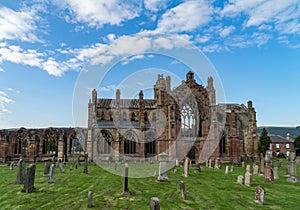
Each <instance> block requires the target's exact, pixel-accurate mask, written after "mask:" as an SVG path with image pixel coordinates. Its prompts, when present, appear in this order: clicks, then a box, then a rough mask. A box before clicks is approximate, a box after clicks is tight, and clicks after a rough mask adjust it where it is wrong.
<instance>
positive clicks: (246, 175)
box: [245, 165, 252, 187]
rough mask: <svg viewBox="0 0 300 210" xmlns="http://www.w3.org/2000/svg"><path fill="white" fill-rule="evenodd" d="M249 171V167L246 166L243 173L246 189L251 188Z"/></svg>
mask: <svg viewBox="0 0 300 210" xmlns="http://www.w3.org/2000/svg"><path fill="white" fill-rule="evenodd" d="M250 170H251V168H250V165H247V167H246V173H245V185H246V186H247V187H251V184H252V174H251V172H250Z"/></svg>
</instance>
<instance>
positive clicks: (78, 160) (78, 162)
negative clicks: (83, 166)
mask: <svg viewBox="0 0 300 210" xmlns="http://www.w3.org/2000/svg"><path fill="white" fill-rule="evenodd" d="M77 164H78V165H79V166H80V157H77Z"/></svg>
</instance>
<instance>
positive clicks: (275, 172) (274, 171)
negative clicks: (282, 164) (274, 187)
mask: <svg viewBox="0 0 300 210" xmlns="http://www.w3.org/2000/svg"><path fill="white" fill-rule="evenodd" d="M273 174H274V179H279V175H278V167H274V168H273Z"/></svg>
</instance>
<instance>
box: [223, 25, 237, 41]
mask: <svg viewBox="0 0 300 210" xmlns="http://www.w3.org/2000/svg"><path fill="white" fill-rule="evenodd" d="M234 30H235V27H234V26H228V27H225V28H224V29H222V31H221V32H220V36H221V37H223V38H224V37H226V36H229V35H230V34H231V33H232V32H233V31H234Z"/></svg>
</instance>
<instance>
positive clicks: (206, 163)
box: [205, 159, 208, 168]
mask: <svg viewBox="0 0 300 210" xmlns="http://www.w3.org/2000/svg"><path fill="white" fill-rule="evenodd" d="M205 167H206V168H208V159H205Z"/></svg>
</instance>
